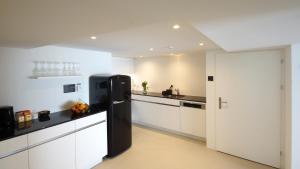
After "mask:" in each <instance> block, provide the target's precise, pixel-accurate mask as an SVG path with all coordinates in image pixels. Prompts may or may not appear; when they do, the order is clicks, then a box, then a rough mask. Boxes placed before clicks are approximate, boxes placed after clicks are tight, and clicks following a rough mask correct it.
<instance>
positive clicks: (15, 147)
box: [0, 135, 27, 158]
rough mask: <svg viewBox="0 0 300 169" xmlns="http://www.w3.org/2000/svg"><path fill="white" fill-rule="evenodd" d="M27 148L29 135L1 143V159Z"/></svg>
mask: <svg viewBox="0 0 300 169" xmlns="http://www.w3.org/2000/svg"><path fill="white" fill-rule="evenodd" d="M25 148H27V135H23V136H19V137H16V138H12V139H9V140H5V141H1V142H0V158H1V157H3V156H7V155H9V154H12V153H15V152H17V151H19V150H22V149H25Z"/></svg>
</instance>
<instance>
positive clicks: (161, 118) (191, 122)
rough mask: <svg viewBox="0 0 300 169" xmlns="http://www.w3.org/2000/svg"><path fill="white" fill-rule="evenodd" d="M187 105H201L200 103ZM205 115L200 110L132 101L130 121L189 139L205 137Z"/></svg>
mask: <svg viewBox="0 0 300 169" xmlns="http://www.w3.org/2000/svg"><path fill="white" fill-rule="evenodd" d="M188 103H189V104H196V105H202V103H194V102H188ZM205 114H206V111H205V110H204V109H201V108H192V107H185V106H183V105H178V106H175V105H163V104H161V103H150V102H147V101H142V100H141V101H140V100H132V121H133V122H134V123H137V124H141V125H145V126H149V127H154V128H158V129H167V130H170V131H174V132H177V133H178V134H182V135H186V136H190V137H197V138H205V137H206V117H205Z"/></svg>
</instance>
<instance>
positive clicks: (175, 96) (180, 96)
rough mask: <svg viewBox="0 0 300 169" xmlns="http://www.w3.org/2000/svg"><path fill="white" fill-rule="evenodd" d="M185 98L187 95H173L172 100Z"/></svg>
mask: <svg viewBox="0 0 300 169" xmlns="http://www.w3.org/2000/svg"><path fill="white" fill-rule="evenodd" d="M183 97H185V95H171V96H170V98H174V99H180V98H183Z"/></svg>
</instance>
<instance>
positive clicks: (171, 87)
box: [169, 85, 174, 95]
mask: <svg viewBox="0 0 300 169" xmlns="http://www.w3.org/2000/svg"><path fill="white" fill-rule="evenodd" d="M169 90H171V95H173V90H174V86H173V85H171V86H170V88H169Z"/></svg>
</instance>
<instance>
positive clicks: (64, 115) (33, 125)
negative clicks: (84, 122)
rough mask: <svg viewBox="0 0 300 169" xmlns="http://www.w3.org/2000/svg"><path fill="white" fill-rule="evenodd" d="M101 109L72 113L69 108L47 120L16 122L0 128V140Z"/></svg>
mask: <svg viewBox="0 0 300 169" xmlns="http://www.w3.org/2000/svg"><path fill="white" fill-rule="evenodd" d="M103 111H105V109H97V110H91V111H90V112H89V113H85V114H82V115H74V114H73V113H72V112H71V111H70V110H65V111H60V112H56V113H51V114H50V120H48V121H40V120H39V119H34V120H32V121H29V122H25V123H20V124H16V125H15V126H12V127H6V128H0V141H4V140H7V139H11V138H14V137H18V136H21V135H26V134H28V133H31V132H35V131H38V130H41V129H45V128H49V127H53V126H56V125H59V124H62V123H66V122H70V121H73V120H77V119H80V118H83V117H87V116H90V115H93V114H97V113H101V112H103Z"/></svg>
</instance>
